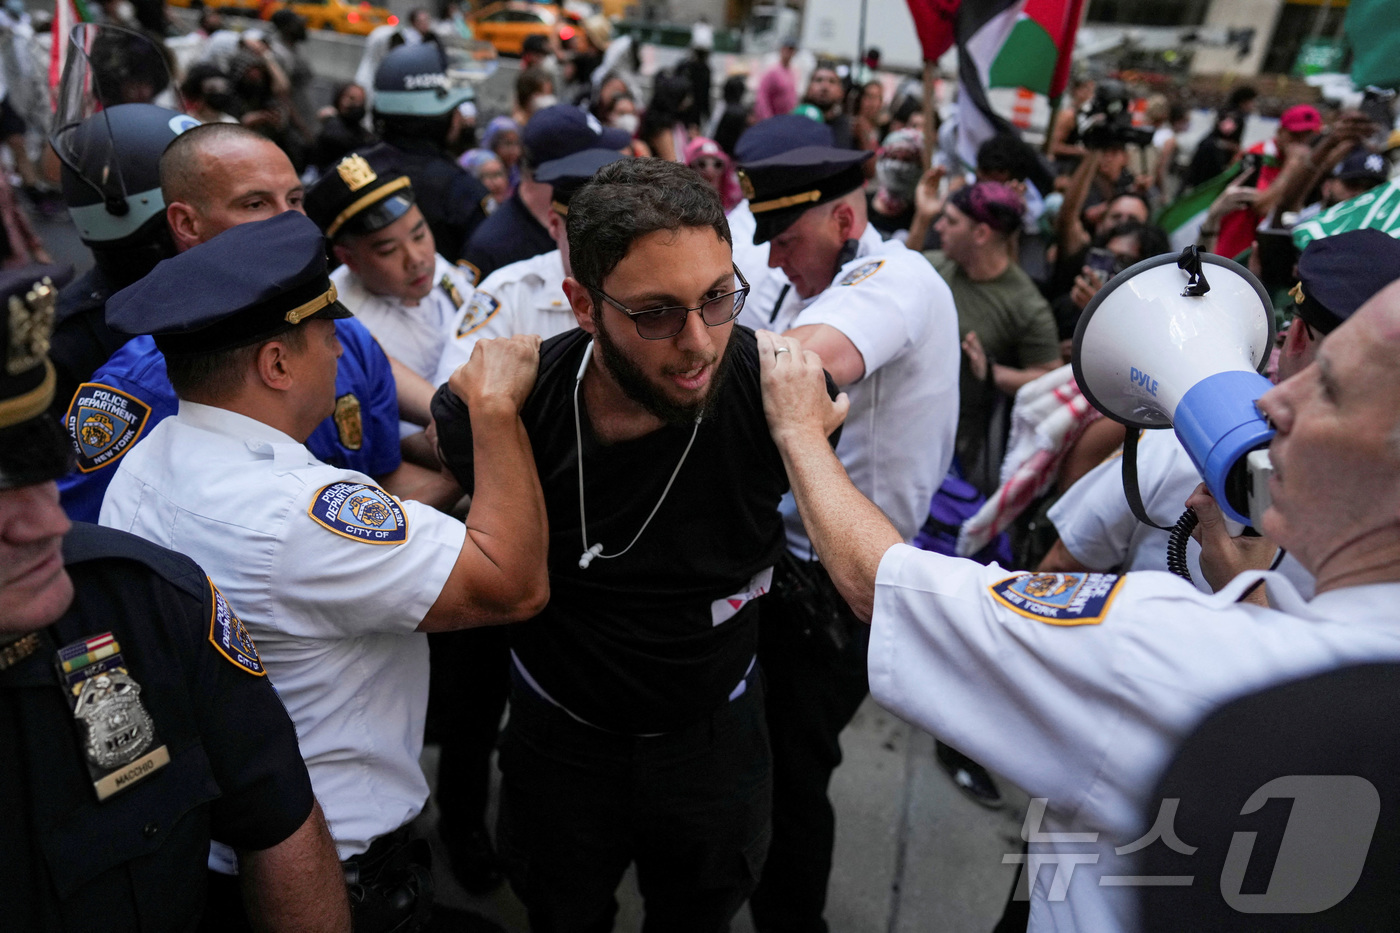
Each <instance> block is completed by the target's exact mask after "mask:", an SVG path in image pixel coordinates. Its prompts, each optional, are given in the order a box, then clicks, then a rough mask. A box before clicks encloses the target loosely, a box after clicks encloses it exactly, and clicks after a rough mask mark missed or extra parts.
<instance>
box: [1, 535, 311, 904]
mask: <svg viewBox="0 0 1400 933" xmlns="http://www.w3.org/2000/svg"><path fill="white" fill-rule="evenodd" d="M63 550H64V562H65V564H66V565H67V569H68V573H69V575H70V576H71V577H72V579H73V585H74V589H75V593H76V596H75V598H74V600H73V604H72V606H71V607H69V609H68V611H67V612H66V613H64V615H63V616H62V617H61V618H60V619H59V620H58V621H57V622H55V623H54V624H53V625H51V626H49V627H48V628H47V629H44V630H42V631H41V632H40V633H39V635H40V647H39V648H38V649H37V650H36V651H35V652H34V653H33V654H31V655H30V656H29V657H27V658H25V659H24V660H22V661H20V662H18V663H17V664H15V665H13V666H12V667H10V668H8V669H6V670H2V671H0V800H3V801H4V803H5V805H4V807H3V808H0V840H4V842H3V844H0V899H3V902H4V904H5V921H4V924H3V925H4V927H5V928H6V929H16V930H43V931H47V930H74V929H80V928H84V927H87V926H91V925H92V921H93V919H94V918H95V917H98V918H101V921H102V922H101V924H100V926H102V927H104V928H111V929H120V930H125V929H141V930H172V931H173V930H188V929H191V928H192V927H193V926H194V923H195V922H196V921H197V919H198V917H199V916H200V914H201V913H202V911H203V903H204V890H205V884H206V879H207V867H206V865H207V859H208V854H209V840H210V837H211V836H212V837H213V838H215V839H218V840H220V841H222V842H226V843H228V844H229V845H232V846H234V847H235V848H247V849H265V848H268V847H270V846H273V845H276V844H277V843H279V842H282V841H283V840H285V839H286V838H287V837H288V836H290V835H291V834H292V833H293V832H295V831H296V829H297V828H298V827H300V826H301V825H302V824H303V823H304V822H305V821H306V818H307V817H308V816H309V815H310V813H311V808H312V805H313V804H314V803H315V799H314V798H313V796H312V793H311V781H310V779H309V778H308V777H307V774H306V766H305V765H304V764H303V763H302V760H301V753H300V751H299V749H298V747H297V737H296V731H295V730H294V729H293V727H292V723H291V720H290V719H289V718H288V717H287V713H286V710H284V709H283V707H282V703H281V701H280V700H279V699H278V698H277V694H276V693H274V692H273V689H272V686H271V685H270V684H269V683H268V680H267V678H266V677H265V676H259V675H258V674H255V673H252V672H250V671H249V670H247V669H245V668H244V667H240V666H238V665H237V664H235V662H234V661H232V660H229V659H228V657H227V656H225V655H224V654H222V653H221V651H222V649H220V648H217V647H216V646H215V644H214V642H213V632H214V627H215V625H216V624H217V623H218V622H219V621H220V620H221V618H226V617H222V616H220V615H219V614H218V613H216V611H215V603H214V595H213V590H212V589H211V587H210V584H209V580H208V578H207V577H206V576H205V575H204V572H203V571H202V570H200V568H199V567H198V565H196V564H195V563H194V562H193V561H191V560H190V559H189V558H187V557H184V556H182V555H179V554H176V553H174V552H172V551H167V550H165V549H164V548H161V547H157V546H156V545H154V544H151V543H150V542H147V541H143V540H142V539H140V538H137V537H135V536H133V535H129V534H126V533H125V532H121V531H117V530H115V529H111V528H99V527H97V526H95V525H83V524H75V525H74V526H73V530H72V531H71V532H69V534H68V536H67V537H66V538H65V539H64V547H63ZM236 611H237V610H236V608H235V609H234V612H235V613H236ZM103 632H111V633H112V635H113V636H114V637H115V639H116V641H117V643H118V644H119V646H120V649H121V654H122V660H123V662H124V665H125V667H126V669H127V670H128V671H129V673H130V676H131V678H132V679H133V680H134V681H135V682H136V684H138V685H139V686H140V688H141V692H140V695H139V701H140V703H141V705H142V706H143V707H144V708H145V710H146V711H147V712H148V713H149V715H150V717H151V719H152V721H153V722H154V725H155V730H156V736H157V738H158V739H159V741H160V742H161V743H162V744H163V745H164V746H165V747H166V749H167V751H168V752H169V755H170V761H169V763H168V764H167V765H165V766H164V767H163V768H160V769H159V770H157V771H154V772H152V773H151V774H149V775H148V776H147V777H145V778H143V779H141V780H139V781H136V782H135V783H133V784H132V785H131V786H129V787H127V788H125V789H122V790H120V791H118V792H117V793H115V794H113V795H112V796H110V797H108V798H107V799H105V800H102V801H100V802H99V801H98V799H97V795H96V793H95V792H94V790H93V786H92V779H91V776H90V775H89V773H88V770H87V765H86V763H85V759H84V754H83V752H82V748H81V741H80V738H79V734H78V727H77V724H76V722H75V720H74V717H73V714H72V713H71V711H70V709H69V706H68V703H67V701H66V700H65V699H64V696H63V690H62V687H61V686H60V682H59V678H58V673H57V670H56V668H55V665H54V660H55V653H56V652H57V650H58V649H59V648H60V647H63V646H66V645H70V644H73V643H75V642H81V641H83V640H85V639H88V638H91V637H93V636H95V635H99V634H101V633H103Z"/></svg>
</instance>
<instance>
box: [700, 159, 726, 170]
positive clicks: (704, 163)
mask: <svg viewBox="0 0 1400 933" xmlns="http://www.w3.org/2000/svg"><path fill="white" fill-rule="evenodd" d="M694 168H695V170H696V171H703V170H705V169H707V168H713V169H722V168H724V163H723V162H722V161H720V160H719V159H715V158H707V159H696V160H695V165H694Z"/></svg>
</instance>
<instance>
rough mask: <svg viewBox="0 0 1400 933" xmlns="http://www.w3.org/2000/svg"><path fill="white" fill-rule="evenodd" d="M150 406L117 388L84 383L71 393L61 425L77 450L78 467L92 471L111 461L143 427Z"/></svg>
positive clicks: (148, 418)
mask: <svg viewBox="0 0 1400 933" xmlns="http://www.w3.org/2000/svg"><path fill="white" fill-rule="evenodd" d="M150 417H151V406H149V405H147V404H146V403H145V402H143V401H141V400H140V399H139V398H137V397H136V396H134V395H128V394H127V393H125V392H123V391H122V390H120V389H114V388H112V387H111V386H107V385H102V384H101V383H100V382H85V383H83V384H82V385H80V386H78V391H76V392H74V393H73V401H72V403H71V404H69V406H68V414H67V415H66V416H65V417H64V424H65V426H66V427H67V428H68V434H69V435H70V436H71V437H72V438H73V445H74V446H75V447H76V448H77V451H78V469H79V470H80V471H81V472H83V473H92V472H93V471H95V470H100V469H102V468H103V467H105V466H109V465H111V464H112V463H115V462H116V461H117V459H119V458H120V457H121V455H122V454H124V453H126V452H127V451H128V450H130V449H131V446H132V445H133V444H135V443H136V441H137V440H138V439H140V437H141V432H142V431H144V430H145V428H146V422H147V421H149V420H150Z"/></svg>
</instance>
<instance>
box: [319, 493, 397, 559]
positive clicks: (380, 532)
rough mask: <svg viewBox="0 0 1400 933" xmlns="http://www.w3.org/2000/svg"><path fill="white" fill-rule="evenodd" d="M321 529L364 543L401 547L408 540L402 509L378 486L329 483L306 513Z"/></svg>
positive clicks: (395, 500)
mask: <svg viewBox="0 0 1400 933" xmlns="http://www.w3.org/2000/svg"><path fill="white" fill-rule="evenodd" d="M306 514H308V515H310V516H311V518H312V520H313V521H315V522H316V523H317V524H318V525H320V526H321V527H323V528H325V529H327V530H329V531H333V532H335V533H336V534H338V535H341V536H342V537H346V538H353V539H354V540H356V541H363V542H365V543H366V544H402V543H403V542H404V541H406V540H407V539H408V519H407V518H406V517H405V516H404V513H403V506H401V505H400V504H399V501H398V500H397V499H395V498H394V497H393V496H391V495H389V494H388V493H387V492H385V491H384V490H382V489H380V488H379V487H378V486H371V485H369V484H367V483H349V482H341V483H331V484H330V485H329V486H324V487H322V488H321V490H320V491H319V492H317V493H316V497H315V498H313V499H312V500H311V506H310V507H309V508H308V509H307V510H306Z"/></svg>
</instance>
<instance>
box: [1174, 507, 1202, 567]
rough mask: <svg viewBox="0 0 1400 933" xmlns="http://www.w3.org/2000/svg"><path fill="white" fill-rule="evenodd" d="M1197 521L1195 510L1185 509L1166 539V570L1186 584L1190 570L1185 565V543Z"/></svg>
mask: <svg viewBox="0 0 1400 933" xmlns="http://www.w3.org/2000/svg"><path fill="white" fill-rule="evenodd" d="M1197 521H1198V519H1197V518H1196V510H1195V509H1187V510H1186V511H1184V512H1182V513H1181V517H1180V518H1178V519H1177V520H1176V524H1175V525H1173V526H1172V530H1171V533H1170V534H1169V535H1168V537H1167V569H1168V570H1170V571H1171V572H1172V573H1174V574H1176V575H1177V576H1178V577H1181V579H1183V580H1185V581H1186V582H1187V583H1190V582H1191V568H1190V567H1189V566H1187V564H1186V542H1187V541H1189V540H1190V539H1191V532H1192V531H1194V530H1195V529H1196V523H1197Z"/></svg>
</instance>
